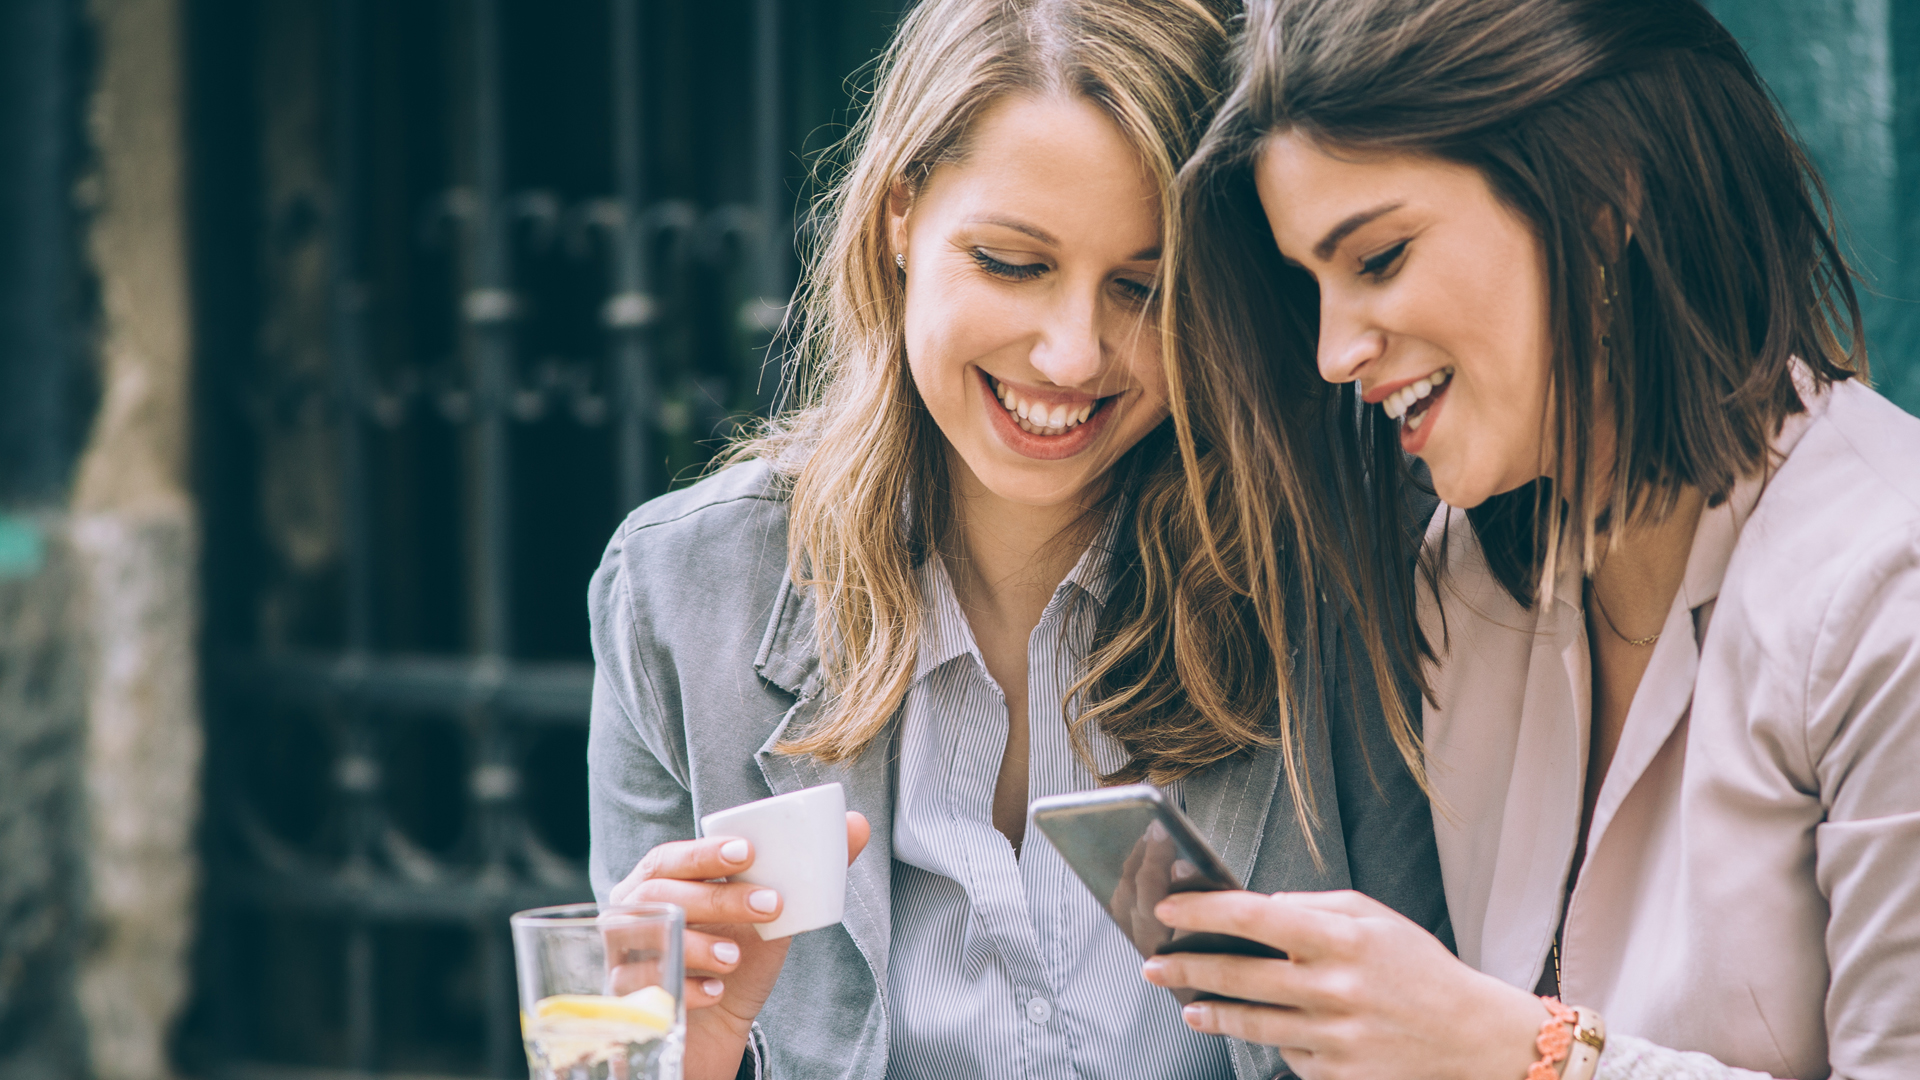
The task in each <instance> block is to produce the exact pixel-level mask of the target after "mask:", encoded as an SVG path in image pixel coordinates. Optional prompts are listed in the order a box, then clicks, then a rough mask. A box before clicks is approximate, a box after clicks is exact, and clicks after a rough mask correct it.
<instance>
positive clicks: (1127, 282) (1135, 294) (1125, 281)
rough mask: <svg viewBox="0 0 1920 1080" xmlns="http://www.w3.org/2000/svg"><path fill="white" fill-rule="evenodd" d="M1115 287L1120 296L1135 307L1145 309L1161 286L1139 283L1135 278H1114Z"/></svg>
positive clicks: (1145, 282) (1152, 283) (1148, 282)
mask: <svg viewBox="0 0 1920 1080" xmlns="http://www.w3.org/2000/svg"><path fill="white" fill-rule="evenodd" d="M1113 285H1114V288H1116V289H1118V290H1119V291H1120V295H1121V296H1122V297H1124V298H1125V299H1126V301H1127V302H1128V303H1130V304H1133V305H1134V306H1135V307H1145V306H1146V305H1147V303H1148V301H1150V300H1152V299H1153V296H1154V293H1156V292H1158V291H1159V286H1158V285H1157V284H1155V283H1154V282H1151V281H1139V280H1136V279H1134V278H1114V279H1113Z"/></svg>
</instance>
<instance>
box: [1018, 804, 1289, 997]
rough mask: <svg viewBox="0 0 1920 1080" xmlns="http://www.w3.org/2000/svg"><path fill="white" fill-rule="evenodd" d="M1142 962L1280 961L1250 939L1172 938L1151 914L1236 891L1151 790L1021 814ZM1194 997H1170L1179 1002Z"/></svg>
mask: <svg viewBox="0 0 1920 1080" xmlns="http://www.w3.org/2000/svg"><path fill="white" fill-rule="evenodd" d="M1028 813H1029V815H1030V816H1031V817H1032V819H1033V824H1034V825H1035V826H1036V827H1037V828H1038V829H1039V830H1040V831H1041V832H1042V833H1043V834H1045V836H1046V837H1047V839H1048V840H1049V841H1050V842H1052V844H1053V846H1054V849H1055V850H1056V851H1058V852H1060V856H1061V858H1063V859H1065V860H1066V863H1067V865H1068V866H1069V867H1071V868H1072V869H1073V872H1074V874H1075V875H1076V876H1078V877H1079V878H1080V880H1081V882H1082V883H1083V884H1085V885H1086V887H1087V888H1088V889H1089V890H1091V891H1092V892H1093V895H1094V896H1095V897H1096V898H1097V899H1099V901H1100V903H1101V906H1102V907H1104V908H1106V911H1107V914H1108V915H1109V916H1110V917H1112V919H1113V921H1114V922H1115V923H1116V924H1117V925H1118V926H1119V927H1120V929H1121V931H1122V932H1123V933H1125V934H1126V935H1127V939H1128V940H1129V941H1131V942H1133V947H1134V948H1135V949H1137V950H1138V951H1139V953H1140V955H1141V956H1142V957H1151V956H1159V955H1161V954H1164V953H1175V952H1199V953H1234V954H1238V955H1242V956H1264V957H1271V958H1274V959H1285V957H1286V954H1285V953H1283V952H1280V951H1279V950H1277V949H1274V948H1272V947H1270V946H1267V945H1263V944H1261V943H1260V942H1257V941H1249V940H1247V939H1246V938H1241V937H1234V936H1232V935H1229V934H1176V933H1175V932H1174V930H1173V928H1172V927H1169V926H1167V925H1166V924H1164V923H1162V922H1161V921H1160V920H1159V919H1158V918H1157V917H1155V916H1154V914H1153V909H1154V907H1155V906H1156V905H1158V904H1159V903H1160V901H1162V900H1164V899H1166V898H1167V897H1168V896H1169V895H1171V894H1173V893H1178V892H1212V891H1220V890H1234V889H1239V888H1241V885H1240V882H1239V880H1238V879H1237V878H1236V877H1235V876H1234V873H1233V871H1232V870H1231V869H1229V868H1228V867H1227V865H1226V863H1224V862H1222V861H1221V859H1220V856H1219V855H1217V854H1215V853H1214V850H1213V848H1212V847H1211V846H1210V845H1209V844H1208V843H1207V842H1206V840H1205V838H1203V837H1202V836H1201V835H1200V833H1199V831H1198V830H1196V829H1195V828H1194V827H1193V823H1192V822H1190V821H1188V820H1187V817H1186V815H1185V814H1182V813H1181V812H1180V810H1179V808H1178V807H1176V806H1174V805H1173V804H1172V803H1171V802H1169V801H1168V800H1167V797H1166V795H1165V794H1164V793H1162V792H1161V791H1160V789H1158V788H1156V787H1153V786H1152V785H1150V784H1135V785H1132V786H1129V787H1117V788H1106V789H1102V790H1099V791H1086V792H1078V793H1075V794H1072V795H1054V796H1050V797H1048V798H1044V799H1037V800H1035V801H1034V803H1033V805H1032V806H1031V807H1030V808H1029V810H1028ZM1197 996H1202V995H1197V994H1195V993H1194V992H1193V991H1178V990H1176V991H1174V997H1176V998H1179V999H1180V1001H1181V1003H1182V1004H1185V1003H1187V1002H1189V1001H1192V1000H1194V998H1195V997H1197Z"/></svg>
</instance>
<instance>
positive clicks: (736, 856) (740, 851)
mask: <svg viewBox="0 0 1920 1080" xmlns="http://www.w3.org/2000/svg"><path fill="white" fill-rule="evenodd" d="M752 850H753V849H752V848H750V847H748V846H747V842H746V841H745V840H729V841H727V842H726V843H724V844H721V845H720V857H721V858H723V859H725V860H727V861H728V862H734V863H739V862H746V861H747V856H748V855H750V854H752Z"/></svg>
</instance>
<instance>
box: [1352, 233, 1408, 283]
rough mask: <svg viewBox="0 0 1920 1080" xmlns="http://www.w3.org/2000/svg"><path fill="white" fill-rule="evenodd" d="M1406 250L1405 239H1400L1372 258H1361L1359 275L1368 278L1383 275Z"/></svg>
mask: <svg viewBox="0 0 1920 1080" xmlns="http://www.w3.org/2000/svg"><path fill="white" fill-rule="evenodd" d="M1406 250H1407V241H1405V240H1402V241H1400V242H1399V243H1397V244H1395V245H1393V246H1392V247H1390V248H1388V249H1387V250H1385V251H1383V252H1381V253H1380V254H1378V255H1375V256H1373V257H1372V258H1369V259H1363V260H1361V263H1360V273H1361V275H1362V276H1364V277H1370V278H1381V277H1385V276H1386V273H1387V271H1389V270H1391V269H1393V264H1394V263H1397V262H1399V261H1400V256H1401V255H1402V254H1404V253H1405V252H1406Z"/></svg>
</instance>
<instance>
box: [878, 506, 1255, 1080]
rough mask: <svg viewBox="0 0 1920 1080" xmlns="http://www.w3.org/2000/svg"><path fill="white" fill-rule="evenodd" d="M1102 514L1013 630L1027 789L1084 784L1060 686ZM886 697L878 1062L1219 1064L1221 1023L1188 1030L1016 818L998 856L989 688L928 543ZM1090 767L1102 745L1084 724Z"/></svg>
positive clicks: (1066, 1076)
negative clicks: (888, 1006) (883, 958)
mask: <svg viewBox="0 0 1920 1080" xmlns="http://www.w3.org/2000/svg"><path fill="white" fill-rule="evenodd" d="M1116 533H1117V529H1116V527H1115V523H1114V522H1112V521H1109V523H1108V526H1107V527H1106V528H1105V529H1103V530H1102V531H1101V535H1100V537H1099V538H1098V539H1096V540H1095V542H1094V543H1093V545H1092V546H1091V547H1089V549H1088V551H1087V553H1086V554H1085V555H1083V556H1082V557H1081V559H1080V562H1079V564H1078V565H1076V566H1075V567H1074V570H1073V573H1072V574H1070V575H1068V577H1067V579H1066V580H1065V581H1063V582H1061V584H1060V587H1059V588H1057V589H1055V590H1054V593H1053V598H1052V599H1051V600H1050V601H1049V602H1048V604H1047V607H1046V611H1045V613H1044V614H1042V616H1041V618H1040V625H1039V626H1037V627H1035V628H1034V631H1033V635H1032V637H1031V638H1029V639H1028V643H1027V701H1028V709H1027V724H1028V732H1029V735H1028V738H1029V751H1028V753H1029V757H1028V765H1027V784H1028V796H1029V798H1039V797H1041V796H1043V795H1057V794H1061V793H1064V792H1070V791H1086V790H1090V789H1092V788H1094V787H1095V786H1097V784H1096V781H1095V779H1094V777H1093V776H1092V774H1090V773H1088V771H1087V770H1086V768H1085V767H1084V766H1082V765H1081V764H1080V761H1079V759H1078V758H1077V757H1075V755H1074V753H1073V749H1072V746H1071V744H1070V742H1069V740H1068V737H1067V726H1066V723H1065V720H1064V719H1063V717H1062V715H1061V711H1060V702H1061V700H1062V698H1063V697H1064V696H1065V694H1066V691H1067V689H1068V687H1070V686H1072V685H1073V683H1074V681H1075V679H1076V678H1077V677H1078V675H1079V674H1080V673H1081V672H1082V671H1083V670H1084V663H1085V659H1086V655H1087V650H1088V648H1089V646H1090V645H1091V643H1092V640H1093V632H1094V628H1095V624H1096V623H1097V621H1098V618H1099V614H1100V609H1101V605H1103V604H1104V603H1105V601H1106V595H1107V588H1108V580H1109V579H1108V577H1107V563H1108V559H1107V552H1108V550H1109V548H1110V545H1111V543H1112V538H1113V537H1114V536H1115V535H1116ZM921 585H922V590H923V592H922V595H923V596H924V597H925V598H926V600H927V609H926V610H927V616H926V618H927V622H926V626H925V631H924V635H923V637H922V639H921V645H920V657H919V663H918V666H917V669H916V674H915V680H914V683H913V686H912V688H911V689H910V690H909V691H908V692H907V697H906V701H905V703H904V705H903V709H904V712H903V715H902V717H901V727H900V758H899V763H900V771H899V781H898V783H899V793H898V801H897V803H896V808H895V813H894V822H893V845H894V846H893V858H894V862H893V889H892V891H893V941H892V946H891V949H890V950H889V951H890V960H889V963H888V973H887V989H888V994H889V996H890V998H891V999H892V1010H891V1012H892V1025H893V1026H892V1033H891V1041H890V1044H889V1050H888V1066H887V1076H888V1077H889V1080H955V1078H969V1077H983V1078H994V1080H1000V1078H1012V1077H1021V1078H1033V1080H1072V1078H1076V1077H1078V1078H1087V1080H1095V1078H1105V1077H1111V1078H1120V1077H1126V1078H1129V1080H1132V1078H1138V1077H1155V1078H1169V1080H1172V1078H1187V1077H1192V1078H1203V1077H1204V1078H1230V1077H1232V1075H1233V1067H1232V1065H1231V1063H1230V1061H1229V1059H1228V1056H1227V1042H1226V1040H1224V1039H1221V1038H1218V1037H1215V1036H1207V1035H1199V1034H1196V1033H1194V1032H1193V1031H1192V1030H1191V1029H1189V1028H1188V1027H1187V1026H1186V1025H1185V1024H1184V1023H1182V1022H1181V1020H1180V1010H1179V1006H1178V1005H1177V1004H1176V1003H1175V1002H1174V1000H1173V997H1172V995H1170V994H1168V993H1167V992H1166V991H1165V990H1163V989H1161V988H1159V987H1157V986H1154V985H1152V984H1151V983H1148V982H1147V981H1145V980H1144V979H1142V978H1141V977H1140V955H1139V953H1137V952H1135V951H1134V948H1133V946H1132V944H1130V943H1129V942H1128V940H1127V939H1126V937H1125V936H1123V935H1122V934H1121V932H1120V930H1119V928H1118V927H1116V926H1115V925H1114V924H1113V922H1112V920H1110V919H1109V918H1107V916H1106V913H1105V912H1103V911H1102V910H1101V908H1100V905H1099V904H1098V902H1096V901H1095V900H1094V898H1093V895H1092V894H1091V893H1089V892H1088V891H1087V890H1086V888H1085V887H1084V886H1082V885H1081V883H1080V880H1079V879H1078V878H1076V877H1075V876H1074V875H1073V871H1071V870H1070V869H1068V867H1067V865H1066V863H1065V862H1064V861H1063V860H1062V859H1061V858H1060V855H1059V853H1058V852H1056V851H1055V850H1054V849H1053V846H1052V845H1051V844H1049V843H1048V842H1047V840H1046V837H1045V836H1043V835H1041V834H1039V833H1038V832H1036V831H1033V830H1029V831H1028V833H1027V837H1026V842H1025V843H1024V844H1023V845H1022V847H1021V851H1020V854H1019V856H1018V857H1017V858H1016V857H1015V855H1014V852H1013V848H1012V845H1010V844H1008V843H1007V839H1006V837H1005V836H1003V835H1002V834H1001V833H1000V832H999V830H997V829H995V828H994V826H993V789H994V783H995V780H996V778H997V776H998V774H999V770H1000V759H1001V757H1002V756H1003V755H1004V754H1005V752H1006V745H1007V704H1006V699H1005V697H1004V696H1003V695H1002V693H1001V690H1000V687H999V686H998V684H996V683H995V682H994V680H993V676H991V675H990V674H988V672H987V667H986V663H985V661H984V660H983V659H982V658H981V656H980V651H979V649H978V648H977V647H976V646H975V643H974V640H973V632H972V630H971V628H970V627H969V626H968V624H967V620H966V616H965V615H964V613H963V612H962V611H961V609H960V605H959V603H958V601H957V600H956V599H955V597H954V593H953V585H952V582H951V581H950V580H949V578H948V577H947V572H946V568H945V565H944V564H943V562H942V561H941V559H939V558H938V557H934V558H930V559H928V560H927V562H926V564H925V566H924V567H923V569H922V576H921ZM1090 749H1091V750H1092V752H1093V756H1094V759H1095V761H1096V762H1097V763H1098V764H1099V765H1100V766H1101V767H1102V768H1103V769H1106V770H1111V769H1113V768H1115V767H1117V766H1118V765H1119V764H1121V763H1122V762H1123V761H1124V760H1125V755H1124V752H1123V751H1122V750H1121V748H1120V747H1119V745H1118V744H1117V743H1115V742H1114V741H1112V740H1111V739H1108V738H1106V737H1105V736H1104V735H1101V734H1098V733H1093V734H1091V747H1090Z"/></svg>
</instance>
